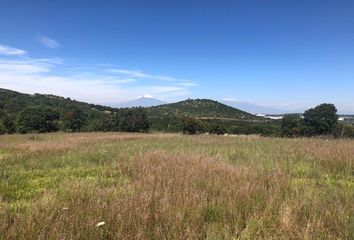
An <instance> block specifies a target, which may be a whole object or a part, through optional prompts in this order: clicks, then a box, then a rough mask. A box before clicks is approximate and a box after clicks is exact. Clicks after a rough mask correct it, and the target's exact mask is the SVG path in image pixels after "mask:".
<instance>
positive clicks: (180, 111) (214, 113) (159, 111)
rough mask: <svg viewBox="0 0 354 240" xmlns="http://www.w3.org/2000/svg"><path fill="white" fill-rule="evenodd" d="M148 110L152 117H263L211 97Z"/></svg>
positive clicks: (248, 118)
mask: <svg viewBox="0 0 354 240" xmlns="http://www.w3.org/2000/svg"><path fill="white" fill-rule="evenodd" d="M147 111H148V116H149V117H150V118H162V117H173V116H174V117H180V116H191V117H197V118H201V119H233V120H257V119H261V118H259V117H257V116H255V115H253V114H250V113H248V112H245V111H241V110H239V109H236V108H234V107H230V106H227V105H225V104H222V103H220V102H217V101H213V100H209V99H188V100H185V101H181V102H177V103H170V104H164V105H160V106H156V107H149V108H147Z"/></svg>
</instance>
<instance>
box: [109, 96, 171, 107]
mask: <svg viewBox="0 0 354 240" xmlns="http://www.w3.org/2000/svg"><path fill="white" fill-rule="evenodd" d="M162 104H166V102H164V101H161V100H158V99H156V98H152V97H140V98H138V99H135V100H132V101H129V102H123V103H120V104H117V105H116V107H118V108H130V107H152V106H159V105H162Z"/></svg>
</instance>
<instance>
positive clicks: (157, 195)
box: [0, 133, 354, 239]
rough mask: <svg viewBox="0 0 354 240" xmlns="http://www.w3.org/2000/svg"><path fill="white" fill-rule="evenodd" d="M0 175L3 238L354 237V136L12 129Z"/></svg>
mask: <svg viewBox="0 0 354 240" xmlns="http://www.w3.org/2000/svg"><path fill="white" fill-rule="evenodd" d="M0 181H1V182H0V239H354V141H353V140H323V139H278V138H262V137H256V136H237V137H218V136H184V135H178V134H170V135H167V134H123V133H122V134H116V133H80V134H62V133H58V134H43V135H12V136H9V135H5V136H0ZM100 222H104V224H103V223H101V224H99V225H101V226H97V224H98V223H100Z"/></svg>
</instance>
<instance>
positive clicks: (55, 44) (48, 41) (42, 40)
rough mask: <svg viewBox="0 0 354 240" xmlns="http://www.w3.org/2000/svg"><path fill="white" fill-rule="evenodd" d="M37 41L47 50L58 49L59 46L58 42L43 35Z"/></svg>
mask: <svg viewBox="0 0 354 240" xmlns="http://www.w3.org/2000/svg"><path fill="white" fill-rule="evenodd" d="M38 41H39V42H40V43H42V44H43V45H44V46H46V47H48V48H58V47H60V46H61V45H60V43H59V42H57V41H55V40H54V39H51V38H49V37H46V36H43V35H39V36H38Z"/></svg>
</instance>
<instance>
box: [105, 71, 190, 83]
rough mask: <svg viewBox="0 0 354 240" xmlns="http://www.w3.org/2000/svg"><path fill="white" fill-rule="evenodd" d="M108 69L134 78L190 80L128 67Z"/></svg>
mask: <svg viewBox="0 0 354 240" xmlns="http://www.w3.org/2000/svg"><path fill="white" fill-rule="evenodd" d="M108 71H110V72H112V73H116V74H119V75H125V76H130V77H134V78H145V79H153V80H160V81H189V80H184V79H179V78H174V77H170V76H163V75H151V74H147V73H144V72H142V71H133V70H127V69H112V68H111V69H108Z"/></svg>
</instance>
